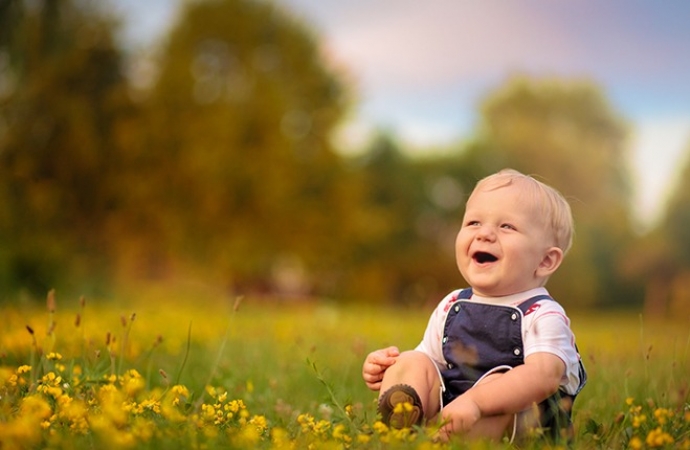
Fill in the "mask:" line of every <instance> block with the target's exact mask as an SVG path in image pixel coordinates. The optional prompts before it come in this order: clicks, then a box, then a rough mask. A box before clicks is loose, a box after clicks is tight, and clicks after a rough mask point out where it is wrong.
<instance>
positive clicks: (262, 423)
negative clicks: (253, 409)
mask: <svg viewBox="0 0 690 450" xmlns="http://www.w3.org/2000/svg"><path fill="white" fill-rule="evenodd" d="M249 424H250V425H252V426H254V427H255V428H256V429H257V431H259V432H260V433H263V432H264V431H266V430H267V429H268V423H267V422H266V417H265V416H253V417H252V418H251V419H250V420H249Z"/></svg>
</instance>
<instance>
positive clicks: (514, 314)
mask: <svg viewBox="0 0 690 450" xmlns="http://www.w3.org/2000/svg"><path fill="white" fill-rule="evenodd" d="M572 235H573V219H572V214H571V211H570V206H569V205H568V203H567V201H566V200H565V199H564V198H563V197H562V196H561V194H560V193H558V192H557V191H556V190H555V189H553V188H551V187H550V186H547V185H545V184H544V183H542V182H540V181H537V180H535V179H534V178H532V177H529V176H527V175H523V174H521V173H519V172H517V171H514V170H511V169H506V170H502V171H500V172H498V173H496V174H493V175H491V176H489V177H487V178H484V179H483V180H481V181H479V183H477V185H476V187H475V189H474V191H473V192H472V194H471V195H470V197H469V199H468V201H467V204H466V209H465V216H464V218H463V223H462V227H461V228H460V232H459V233H458V236H457V239H456V242H455V255H456V261H457V265H458V269H459V270H460V273H461V274H462V276H463V278H464V279H465V281H466V282H467V283H468V284H469V286H470V288H467V289H463V290H457V291H454V292H451V293H450V294H448V295H447V296H446V297H445V298H444V299H443V300H441V302H440V303H439V305H438V306H437V308H436V309H435V310H434V312H433V313H432V315H431V317H430V319H429V323H428V325H427V328H426V331H425V333H424V337H423V339H422V341H421V343H420V344H419V345H418V346H417V347H416V348H415V349H414V350H411V351H406V352H402V353H401V352H399V350H398V349H397V348H396V347H388V348H384V349H380V350H376V351H374V352H372V353H370V354H369V355H368V356H367V357H366V360H365V361H364V365H363V368H362V375H363V378H364V381H365V383H366V385H367V386H368V387H369V388H370V389H372V390H375V391H376V390H377V391H380V394H379V406H378V408H379V412H380V414H381V416H382V420H383V422H384V423H386V424H388V425H390V426H391V427H394V428H404V427H411V426H413V425H422V424H423V423H425V422H432V421H436V422H437V423H438V424H439V426H440V428H439V431H438V438H439V439H440V440H442V441H447V440H448V439H449V438H450V436H451V435H454V434H462V435H464V436H467V437H484V438H491V439H496V440H498V439H501V438H502V437H504V436H508V437H509V438H510V439H511V440H512V439H515V437H516V436H521V435H525V434H526V433H527V431H528V430H530V429H534V428H543V429H545V430H547V432H548V433H550V434H551V435H552V436H553V437H556V438H557V437H560V436H563V435H564V434H565V435H566V436H567V435H568V434H569V433H572V425H571V420H570V419H571V410H572V403H573V401H574V399H575V396H576V395H577V394H578V392H580V389H582V387H583V386H584V384H585V382H586V379H587V376H586V372H585V370H584V367H583V365H582V362H581V360H580V356H579V354H578V351H577V347H576V346H575V337H574V336H573V333H572V331H571V329H570V321H569V319H568V317H567V316H566V314H565V311H564V310H563V308H562V307H561V306H560V305H559V304H558V303H557V302H556V301H554V300H553V298H551V297H550V296H549V293H548V291H547V290H546V288H545V287H544V286H545V285H546V282H547V281H548V279H549V277H550V276H551V275H552V274H553V273H554V272H555V271H556V270H557V269H558V267H559V266H560V265H561V262H562V261H563V257H564V255H565V254H566V253H567V251H568V249H569V248H570V246H571V243H572Z"/></svg>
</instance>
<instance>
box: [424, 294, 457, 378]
mask: <svg viewBox="0 0 690 450" xmlns="http://www.w3.org/2000/svg"><path fill="white" fill-rule="evenodd" d="M457 297H458V291H454V292H451V293H450V294H448V295H446V296H445V297H444V298H443V300H441V302H440V303H439V304H438V306H436V309H434V311H433V312H432V313H431V316H430V317H429V322H428V323H427V326H426V330H425V331H424V337H423V338H422V342H420V343H419V345H417V347H416V348H415V350H417V351H420V352H423V353H426V354H427V355H429V356H430V357H431V359H433V360H434V361H435V362H436V364H439V365H444V364H445V359H444V358H443V347H442V344H441V339H443V330H444V327H445V324H446V316H447V315H448V311H449V310H450V305H451V304H453V303H454V302H455V301H456V300H457Z"/></svg>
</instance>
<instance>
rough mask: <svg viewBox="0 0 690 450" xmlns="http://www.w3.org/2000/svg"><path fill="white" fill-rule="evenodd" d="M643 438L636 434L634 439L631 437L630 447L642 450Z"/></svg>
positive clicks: (634, 449)
mask: <svg viewBox="0 0 690 450" xmlns="http://www.w3.org/2000/svg"><path fill="white" fill-rule="evenodd" d="M642 445H643V444H642V439H640V438H639V437H637V436H635V437H633V438H632V439H630V442H628V447H630V448H631V449H633V450H640V449H641V448H642Z"/></svg>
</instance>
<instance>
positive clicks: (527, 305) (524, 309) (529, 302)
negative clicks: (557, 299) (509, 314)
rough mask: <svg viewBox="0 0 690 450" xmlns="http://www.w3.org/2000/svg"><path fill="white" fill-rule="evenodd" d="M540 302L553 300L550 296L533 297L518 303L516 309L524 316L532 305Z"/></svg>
mask: <svg viewBox="0 0 690 450" xmlns="http://www.w3.org/2000/svg"><path fill="white" fill-rule="evenodd" d="M541 300H553V298H552V297H551V296H550V295H535V296H534V297H530V298H528V299H527V300H525V301H524V302H522V303H520V304H519V305H518V306H517V307H518V308H519V309H520V311H522V314H525V313H527V310H529V309H530V307H531V306H532V305H534V304H535V303H537V302H538V301H541Z"/></svg>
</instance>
